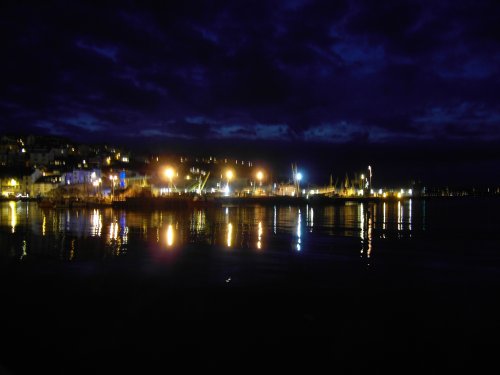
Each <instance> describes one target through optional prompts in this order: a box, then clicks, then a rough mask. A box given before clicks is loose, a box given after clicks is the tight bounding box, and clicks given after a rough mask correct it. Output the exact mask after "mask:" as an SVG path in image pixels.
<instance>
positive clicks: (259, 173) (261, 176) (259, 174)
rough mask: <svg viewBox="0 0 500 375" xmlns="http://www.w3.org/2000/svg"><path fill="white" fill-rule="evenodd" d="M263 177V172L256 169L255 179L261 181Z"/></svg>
mask: <svg viewBox="0 0 500 375" xmlns="http://www.w3.org/2000/svg"><path fill="white" fill-rule="evenodd" d="M263 178H264V172H262V171H258V172H257V180H259V181H262V179H263Z"/></svg>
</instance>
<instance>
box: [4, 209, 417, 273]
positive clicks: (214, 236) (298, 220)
mask: <svg viewBox="0 0 500 375" xmlns="http://www.w3.org/2000/svg"><path fill="white" fill-rule="evenodd" d="M424 204H425V203H424V202H416V204H415V203H414V202H412V201H411V200H409V201H405V202H383V203H379V204H375V203H370V204H367V203H349V204H346V205H338V206H324V207H323V206H317V207H316V206H315V207H312V206H303V207H291V206H272V207H260V206H228V207H222V208H211V209H200V208H195V209H192V210H184V211H153V212H140V211H125V210H114V209H111V208H106V209H74V210H69V209H67V210H45V209H40V208H38V206H37V205H36V204H34V203H21V202H17V203H16V202H3V203H0V245H1V247H0V255H1V256H3V257H5V256H10V255H13V256H16V257H18V258H19V259H21V258H26V257H29V256H30V254H44V255H49V256H50V255H52V256H56V257H58V256H60V258H62V259H64V260H73V259H81V258H85V259H95V258H97V259H99V258H102V257H109V256H122V255H125V254H127V253H128V252H129V250H133V251H134V252H135V253H137V252H140V251H143V250H144V252H146V250H148V249H152V251H158V252H159V251H167V250H169V249H174V248H175V249H181V250H182V249H183V248H186V247H189V246H196V245H205V246H206V245H208V246H211V247H213V248H221V249H223V248H226V249H231V250H235V251H236V250H244V249H249V250H252V251H259V252H263V253H266V252H275V251H292V252H295V253H298V254H301V253H303V252H306V253H309V252H336V251H343V252H345V251H350V250H349V249H350V248H351V247H352V249H353V251H354V252H357V253H358V254H359V252H360V253H361V257H362V258H364V259H366V260H367V263H368V264H369V260H370V259H371V258H372V257H374V256H376V248H377V241H378V240H381V239H385V238H389V237H392V238H409V237H410V236H411V235H412V233H414V232H415V230H416V229H417V230H419V231H421V230H422V229H423V228H425V217H424V215H423V213H424V212H425V211H424V210H425V206H424ZM313 228H314V231H313ZM342 239H344V240H342ZM340 240H342V241H344V242H342V245H339V241H340ZM346 241H347V242H346ZM356 244H357V245H356ZM356 248H357V249H358V250H357V251H356V250H354V249H356ZM346 249H347V250H346ZM359 249H360V250H359Z"/></svg>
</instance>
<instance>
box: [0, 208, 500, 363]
mask: <svg viewBox="0 0 500 375" xmlns="http://www.w3.org/2000/svg"><path fill="white" fill-rule="evenodd" d="M499 212H500V201H499V200H498V199H495V198H447V199H439V198H435V199H429V200H425V199H420V200H415V199H413V200H406V201H399V202H398V201H391V202H376V203H359V202H344V203H342V204H338V205H332V206H323V205H322V206H314V205H307V204H306V205H302V206H296V207H295V206H287V205H277V206H259V205H237V204H235V205H227V206H222V207H210V208H190V209H175V210H174V209H172V210H143V211H141V210H120V209H112V208H102V209H87V208H74V209H58V210H55V209H42V208H39V207H38V206H37V204H36V203H23V202H2V203H1V204H0V271H1V280H0V281H1V282H2V284H1V289H2V305H3V307H2V312H1V314H0V315H1V316H0V317H1V318H2V322H3V326H4V330H3V331H4V333H3V337H4V340H6V341H5V342H8V343H9V345H8V347H9V348H8V349H6V350H3V351H2V355H1V356H0V365H1V366H3V367H4V368H5V369H6V371H10V372H11V373H30V372H31V371H32V370H33V368H34V367H33V364H34V363H36V366H35V368H37V369H39V370H40V371H42V370H43V371H51V372H52V373H77V372H80V371H81V372H89V371H90V372H92V373H99V372H103V373H104V372H106V373H109V372H111V373H114V372H118V371H121V370H123V369H131V368H133V369H135V370H137V371H146V372H148V371H152V369H153V368H157V367H158V366H160V367H162V366H163V368H164V369H167V368H168V366H169V365H170V364H173V363H175V364H176V365H181V366H184V367H185V368H189V367H192V366H194V367H197V368H215V369H217V368H220V367H221V366H225V365H231V366H233V365H234V366H237V364H238V365H241V363H245V364H246V365H248V366H249V367H252V368H256V369H259V368H261V366H264V365H263V364H264V363H271V365H272V366H276V368H295V367H300V366H303V367H304V368H307V369H312V368H314V367H315V366H318V368H320V367H319V366H324V365H325V364H327V365H330V366H331V368H332V370H335V369H339V370H342V371H344V370H345V371H351V370H352V371H364V370H367V371H368V370H370V369H372V370H375V369H376V370H377V371H386V370H388V369H400V370H401V371H402V372H412V371H415V372H421V371H424V370H425V371H427V372H432V371H434V369H436V371H438V370H439V371H442V370H454V369H458V368H461V367H463V366H464V365H466V364H467V363H466V362H468V360H469V359H470V360H471V361H472V362H474V363H476V362H477V361H483V362H484V359H485V358H488V357H489V354H490V353H493V352H494V351H495V350H496V349H495V348H496V347H495V346H491V345H489V344H487V342H488V341H489V338H491V337H492V336H493V335H495V334H497V333H498V332H499V329H498V328H499V324H498V321H499V320H498V319H497V316H498V315H497V314H498V313H499V312H500V309H499V308H498V307H497V303H496V302H497V298H498V291H500V288H499V285H500V277H499V276H500V238H499V236H498V233H499V230H500V215H499ZM472 353H474V356H472ZM467 354H468V355H467ZM472 358H473V360H472ZM431 370H432V371H431Z"/></svg>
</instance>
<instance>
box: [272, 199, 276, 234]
mask: <svg viewBox="0 0 500 375" xmlns="http://www.w3.org/2000/svg"><path fill="white" fill-rule="evenodd" d="M273 232H274V234H276V206H274V216H273Z"/></svg>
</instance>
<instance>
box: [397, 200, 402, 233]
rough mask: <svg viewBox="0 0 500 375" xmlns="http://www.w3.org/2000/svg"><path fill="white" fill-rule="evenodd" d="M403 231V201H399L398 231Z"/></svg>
mask: <svg viewBox="0 0 500 375" xmlns="http://www.w3.org/2000/svg"><path fill="white" fill-rule="evenodd" d="M402 229H403V207H402V206H401V201H398V231H400V230H402Z"/></svg>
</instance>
